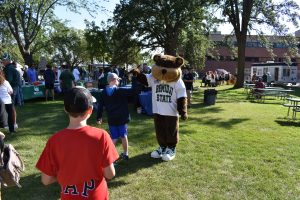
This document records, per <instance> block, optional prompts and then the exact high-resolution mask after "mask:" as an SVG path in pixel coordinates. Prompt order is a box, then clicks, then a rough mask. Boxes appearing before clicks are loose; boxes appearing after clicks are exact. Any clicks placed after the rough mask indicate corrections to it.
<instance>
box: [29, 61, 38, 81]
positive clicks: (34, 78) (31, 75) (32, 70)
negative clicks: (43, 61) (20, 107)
mask: <svg viewBox="0 0 300 200" xmlns="http://www.w3.org/2000/svg"><path fill="white" fill-rule="evenodd" d="M27 77H28V82H29V83H31V84H32V83H34V82H36V81H37V72H36V70H35V68H34V66H33V65H32V66H31V67H29V69H28V70H27Z"/></svg>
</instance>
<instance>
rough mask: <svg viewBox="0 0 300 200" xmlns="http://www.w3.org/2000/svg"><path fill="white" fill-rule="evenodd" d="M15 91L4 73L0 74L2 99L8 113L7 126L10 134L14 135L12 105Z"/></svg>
mask: <svg viewBox="0 0 300 200" xmlns="http://www.w3.org/2000/svg"><path fill="white" fill-rule="evenodd" d="M12 93H13V89H12V87H11V85H10V84H9V82H8V81H7V80H5V78H4V75H3V73H0V99H1V101H2V102H3V103H4V104H5V110H6V112H7V124H8V128H9V132H10V133H14V132H16V131H15V127H14V113H13V112H14V105H13V103H12V99H11V95H12Z"/></svg>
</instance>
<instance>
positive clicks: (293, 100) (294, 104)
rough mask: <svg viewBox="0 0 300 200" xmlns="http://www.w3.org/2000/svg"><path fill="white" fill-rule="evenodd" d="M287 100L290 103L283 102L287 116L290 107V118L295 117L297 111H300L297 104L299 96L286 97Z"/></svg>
mask: <svg viewBox="0 0 300 200" xmlns="http://www.w3.org/2000/svg"><path fill="white" fill-rule="evenodd" d="M287 100H288V101H289V102H290V103H287V104H283V106H285V107H288V113H287V117H288V116H289V113H290V109H292V111H293V114H292V118H293V119H296V114H297V112H300V107H299V105H298V103H299V102H300V98H287Z"/></svg>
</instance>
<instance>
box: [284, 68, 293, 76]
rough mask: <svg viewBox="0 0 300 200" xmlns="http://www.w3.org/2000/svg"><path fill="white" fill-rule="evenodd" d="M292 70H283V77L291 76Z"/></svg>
mask: <svg viewBox="0 0 300 200" xmlns="http://www.w3.org/2000/svg"><path fill="white" fill-rule="evenodd" d="M290 73H291V69H283V70H282V76H288V77H289V76H290Z"/></svg>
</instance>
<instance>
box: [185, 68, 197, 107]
mask: <svg viewBox="0 0 300 200" xmlns="http://www.w3.org/2000/svg"><path fill="white" fill-rule="evenodd" d="M182 80H183V82H184V85H185V88H186V94H187V103H188V105H187V107H188V108H190V107H191V105H192V93H193V83H194V76H193V74H192V72H191V69H188V68H186V69H184V70H183V75H182Z"/></svg>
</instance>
